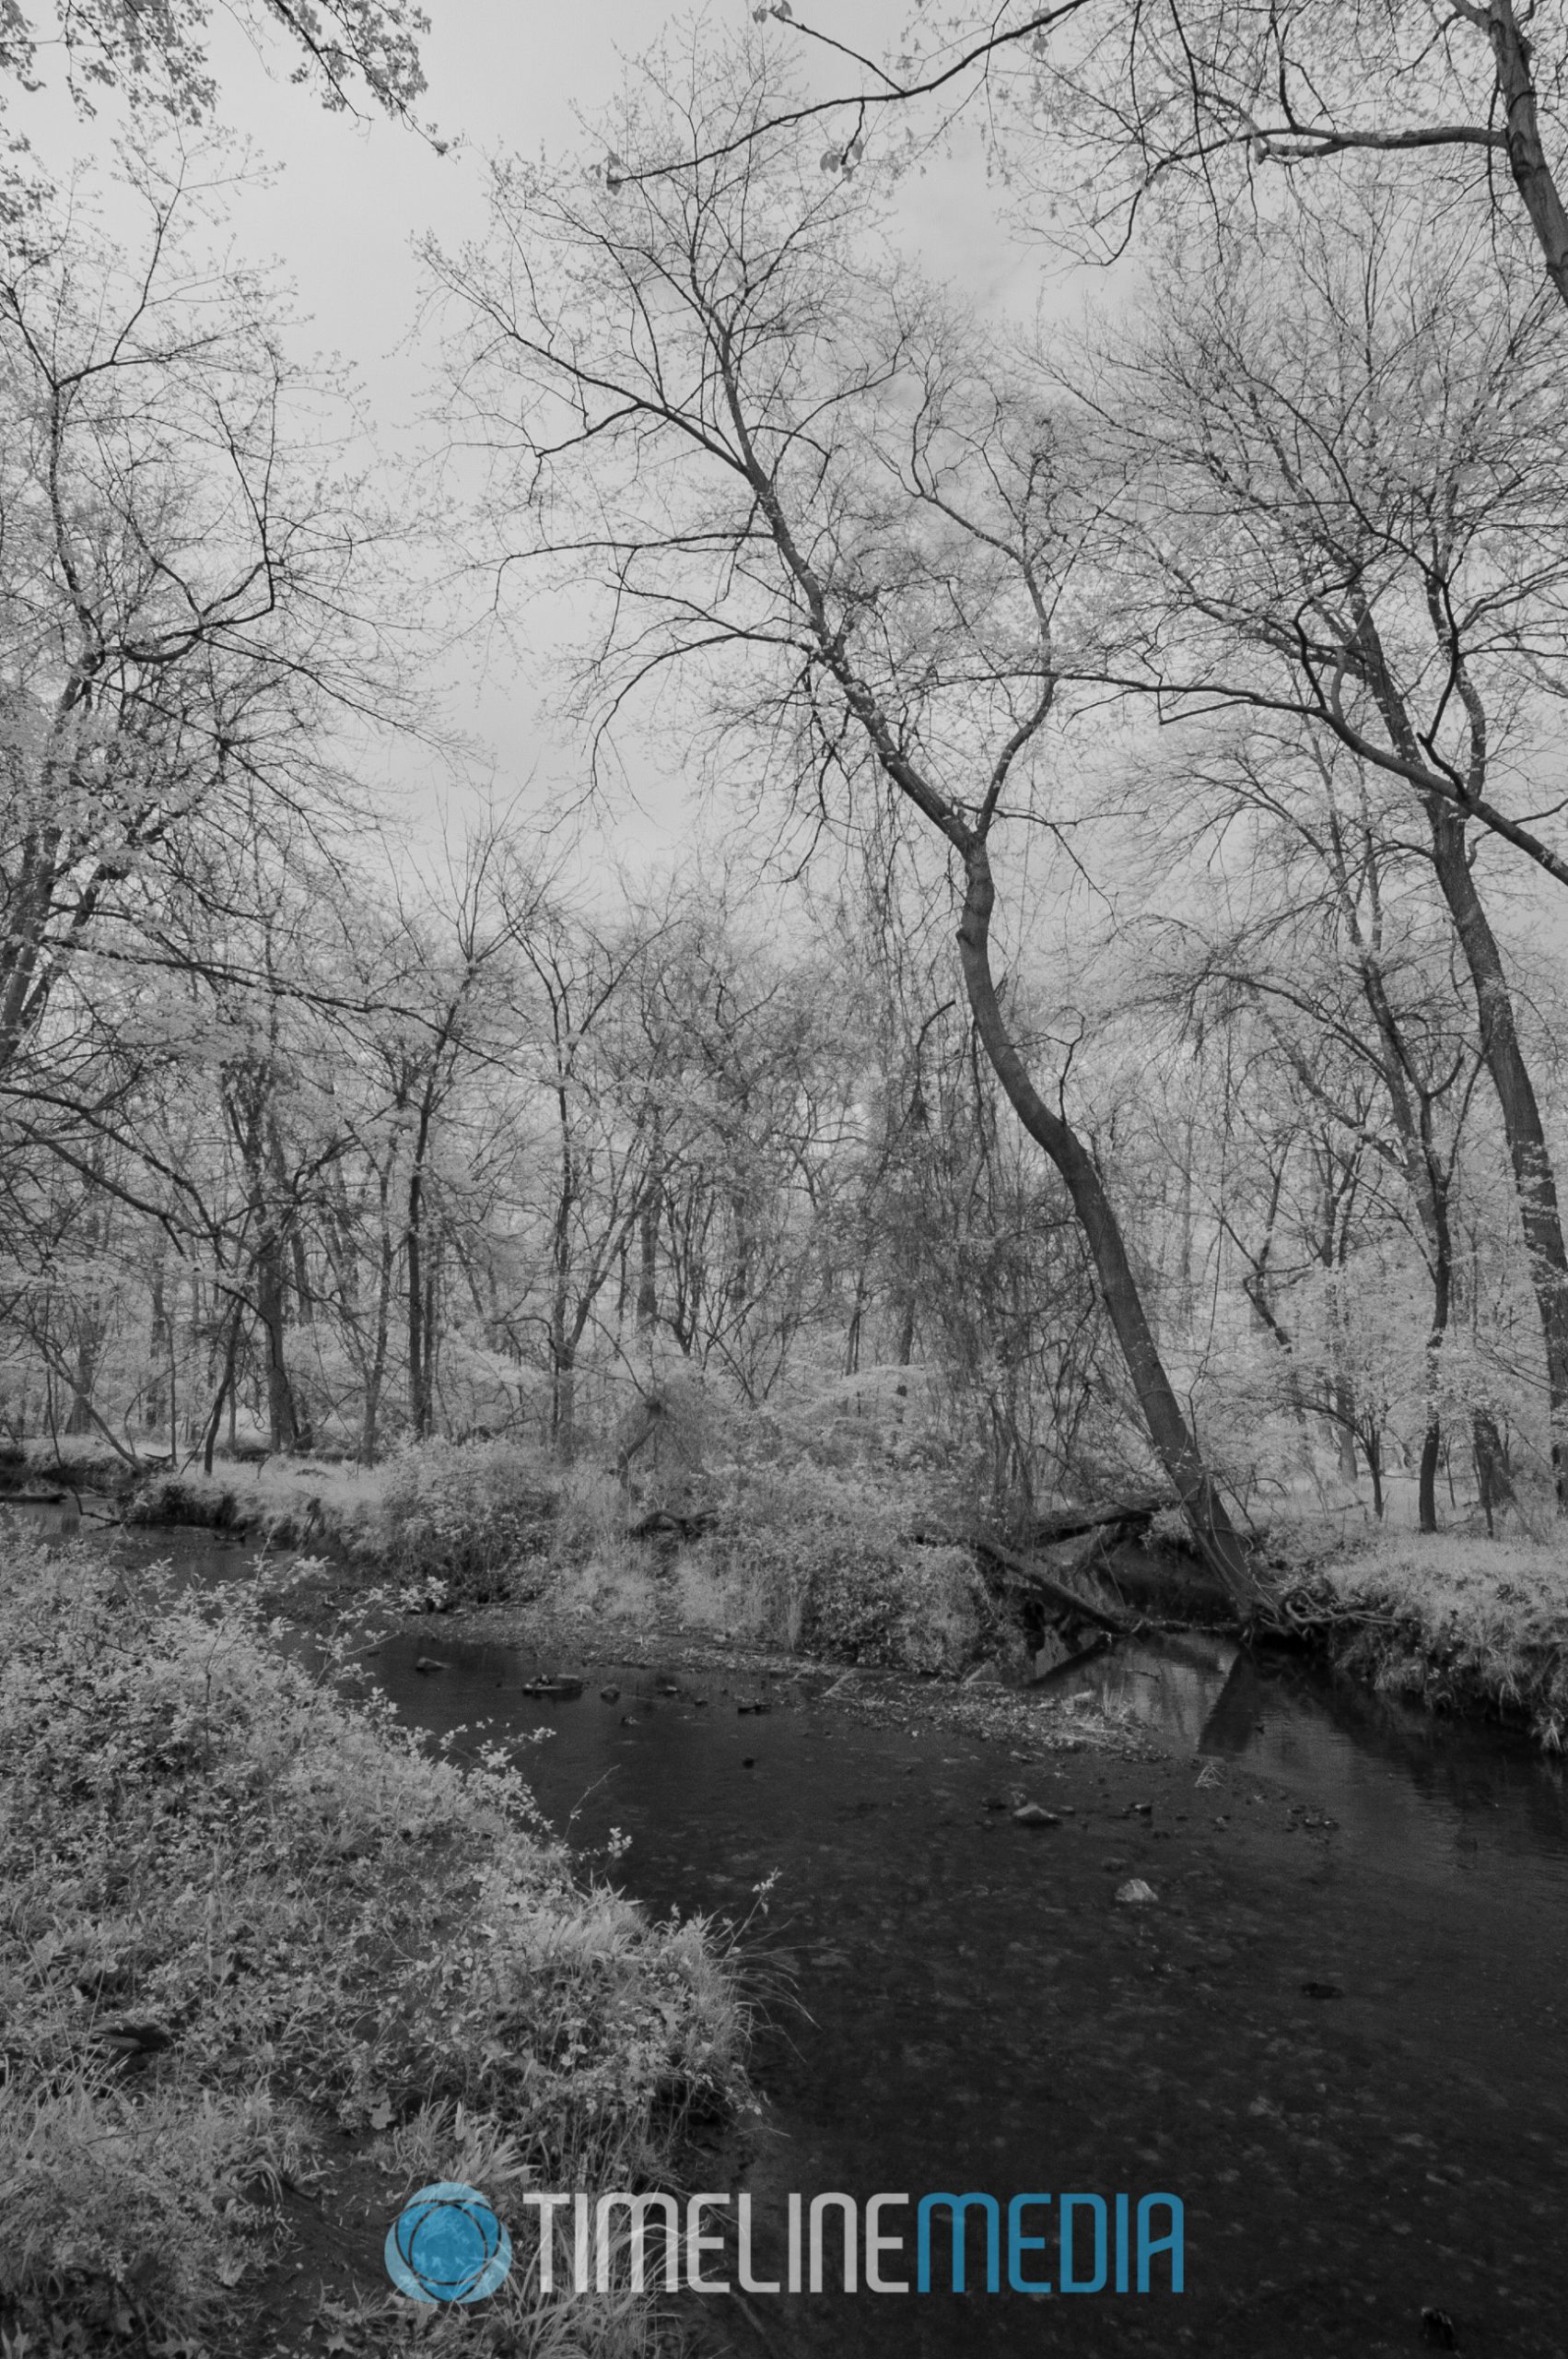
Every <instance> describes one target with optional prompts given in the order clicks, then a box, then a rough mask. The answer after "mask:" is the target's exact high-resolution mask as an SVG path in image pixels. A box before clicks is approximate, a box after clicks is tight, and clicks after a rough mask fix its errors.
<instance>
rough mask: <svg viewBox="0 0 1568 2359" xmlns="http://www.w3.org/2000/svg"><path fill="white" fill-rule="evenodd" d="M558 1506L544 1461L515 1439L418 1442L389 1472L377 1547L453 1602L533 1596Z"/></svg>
mask: <svg viewBox="0 0 1568 2359" xmlns="http://www.w3.org/2000/svg"><path fill="white" fill-rule="evenodd" d="M555 1512H556V1495H555V1488H554V1485H553V1483H552V1481H551V1479H550V1474H549V1469H548V1464H547V1461H545V1460H544V1458H543V1457H542V1456H540V1455H539V1454H538V1453H536V1452H535V1451H533V1450H531V1449H526V1448H524V1447H523V1446H522V1445H521V1444H520V1443H515V1442H504V1441H486V1442H481V1443H474V1444H468V1445H464V1444H460V1443H454V1442H444V1441H429V1442H423V1443H420V1444H419V1445H417V1446H416V1447H415V1448H412V1449H405V1450H403V1451H401V1452H400V1453H399V1455H398V1456H397V1457H396V1458H395V1459H393V1461H392V1463H391V1465H390V1466H389V1468H388V1469H387V1473H386V1481H385V1488H384V1490H383V1493H382V1499H381V1508H380V1516H379V1518H378V1522H379V1527H380V1529H379V1534H378V1538H379V1543H380V1549H379V1553H380V1555H381V1556H382V1559H383V1561H384V1563H385V1565H386V1567H387V1569H388V1570H389V1571H390V1572H392V1574H394V1575H396V1576H397V1577H399V1578H401V1579H405V1580H410V1579H412V1580H416V1581H425V1582H439V1583H440V1584H441V1585H442V1586H443V1589H444V1591H445V1595H446V1598H447V1600H448V1601H450V1602H456V1601H458V1600H461V1601H462V1602H464V1603H469V1604H481V1603H484V1602H486V1601H488V1600H490V1599H492V1598H504V1597H517V1596H523V1595H531V1594H532V1593H533V1591H534V1590H537V1588H538V1586H539V1583H540V1581H541V1579H543V1576H544V1567H545V1565H546V1563H547V1561H548V1558H549V1555H550V1553H551V1548H552V1545H553V1541H554V1521H555ZM530 1567H532V1568H533V1571H532V1586H530V1575H529V1568H530Z"/></svg>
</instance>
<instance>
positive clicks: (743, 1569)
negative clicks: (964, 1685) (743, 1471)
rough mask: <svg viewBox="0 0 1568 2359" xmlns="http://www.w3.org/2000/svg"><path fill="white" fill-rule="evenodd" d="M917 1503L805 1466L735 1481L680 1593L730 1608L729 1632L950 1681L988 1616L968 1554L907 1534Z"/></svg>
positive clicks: (901, 1492) (901, 1493)
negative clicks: (711, 1598) (716, 1597)
mask: <svg viewBox="0 0 1568 2359" xmlns="http://www.w3.org/2000/svg"><path fill="white" fill-rule="evenodd" d="M918 1504H919V1503H918V1500H912V1499H911V1496H910V1494H909V1491H908V1489H907V1485H906V1486H903V1487H899V1488H893V1487H891V1486H890V1487H889V1488H888V1489H887V1490H886V1491H885V1492H884V1491H881V1490H878V1489H877V1488H876V1487H874V1486H873V1485H871V1484H870V1483H869V1481H867V1480H866V1479H863V1478H862V1479H861V1480H860V1481H855V1480H851V1479H848V1478H846V1477H844V1476H842V1475H839V1474H836V1473H825V1472H824V1471H823V1470H822V1469H821V1468H820V1467H818V1466H816V1465H814V1464H812V1463H809V1462H808V1463H806V1464H804V1465H801V1466H797V1467H795V1468H793V1469H790V1470H781V1471H780V1472H778V1473H777V1474H774V1475H772V1476H759V1475H755V1474H754V1475H752V1476H749V1477H748V1478H746V1479H745V1480H744V1481H743V1483H740V1484H738V1485H734V1486H733V1487H732V1488H731V1493H730V1495H729V1496H728V1497H727V1498H726V1499H725V1501H724V1503H723V1505H722V1507H721V1508H720V1527H719V1531H718V1532H717V1533H716V1534H715V1536H714V1537H713V1538H712V1539H711V1540H708V1541H706V1542H704V1543H701V1545H700V1547H699V1548H698V1550H696V1551H695V1552H694V1555H695V1556H696V1559H697V1564H696V1566H694V1567H693V1570H692V1572H691V1573H689V1574H688V1575H687V1576H686V1586H687V1587H688V1588H691V1587H694V1586H696V1584H697V1583H699V1582H701V1581H702V1580H704V1579H706V1581H707V1583H708V1586H709V1587H710V1588H711V1587H712V1585H713V1584H715V1583H717V1585H718V1588H719V1590H720V1593H722V1594H727V1595H728V1596H729V1597H730V1598H731V1600H732V1601H733V1603H732V1610H731V1614H730V1616H729V1619H730V1622H731V1626H735V1627H741V1628H746V1629H749V1630H751V1631H753V1632H755V1634H756V1635H757V1636H766V1637H773V1638H776V1639H778V1640H781V1641H782V1642H783V1643H785V1644H787V1645H789V1646H792V1647H800V1648H802V1649H804V1650H805V1651H806V1652H807V1653H811V1654H822V1655H831V1656H833V1657H835V1658H836V1659H839V1660H843V1661H849V1662H859V1663H867V1664H877V1665H881V1666H884V1667H886V1668H889V1669H899V1670H905V1671H918V1672H948V1673H952V1672H957V1671H959V1670H961V1669H962V1668H963V1666H964V1664H965V1662H966V1661H969V1660H970V1659H971V1658H972V1657H973V1656H974V1655H975V1654H976V1653H977V1650H978V1649H979V1646H980V1643H981V1639H982V1636H983V1634H984V1632H985V1630H986V1627H987V1625H988V1622H989V1600H988V1596H987V1591H986V1588H985V1584H984V1582H983V1581H982V1580H981V1579H980V1577H979V1575H978V1573H977V1571H976V1569H975V1567H974V1564H973V1561H972V1559H971V1557H970V1556H969V1554H968V1552H967V1551H966V1550H965V1549H963V1548H958V1547H940V1546H939V1547H928V1546H924V1545H922V1544H921V1543H919V1542H917V1541H915V1540H913V1539H912V1538H910V1537H909V1531H908V1527H909V1522H910V1520H911V1517H912V1516H915V1517H916V1518H917V1520H918Z"/></svg>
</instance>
